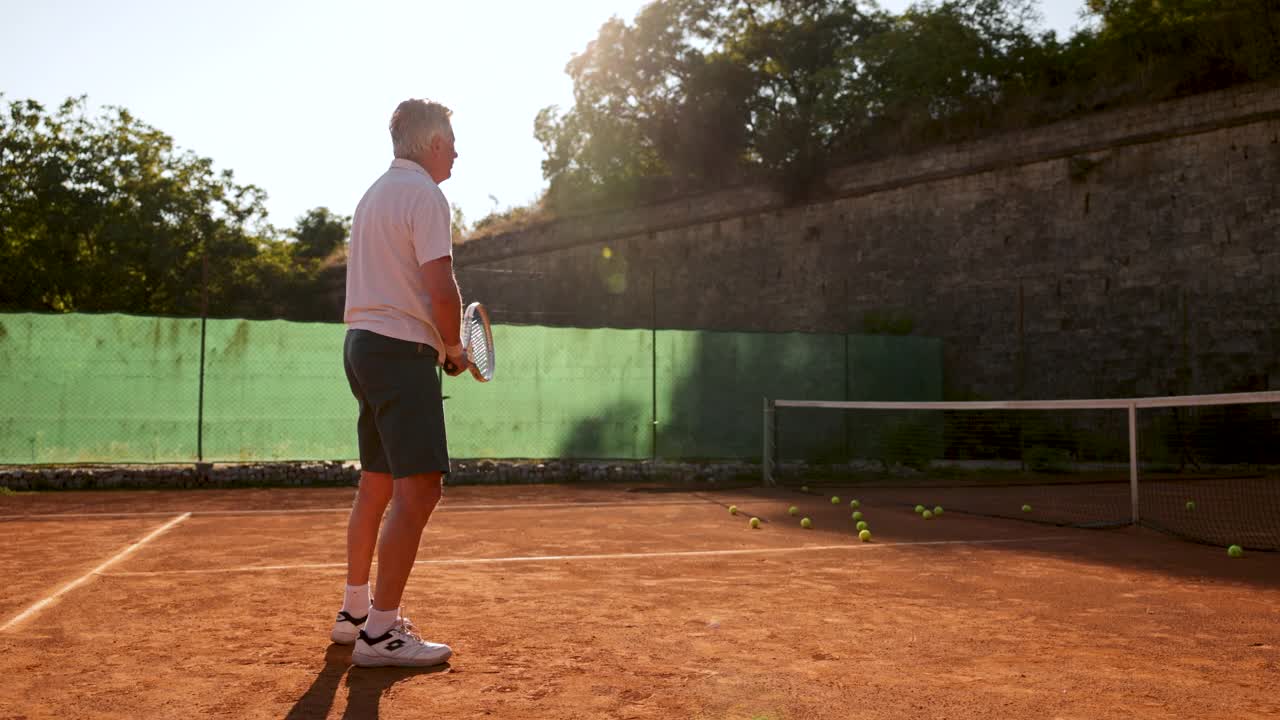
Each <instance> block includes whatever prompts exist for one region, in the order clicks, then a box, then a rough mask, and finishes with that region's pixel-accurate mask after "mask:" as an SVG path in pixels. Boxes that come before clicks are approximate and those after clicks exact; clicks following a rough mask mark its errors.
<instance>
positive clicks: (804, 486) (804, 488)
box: [800, 485, 809, 492]
mask: <svg viewBox="0 0 1280 720" xmlns="http://www.w3.org/2000/svg"><path fill="white" fill-rule="evenodd" d="M800 492H809V486H808V485H801V486H800Z"/></svg>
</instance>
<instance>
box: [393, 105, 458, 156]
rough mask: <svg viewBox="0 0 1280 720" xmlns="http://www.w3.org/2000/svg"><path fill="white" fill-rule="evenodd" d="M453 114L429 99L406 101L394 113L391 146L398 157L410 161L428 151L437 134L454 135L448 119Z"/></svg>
mask: <svg viewBox="0 0 1280 720" xmlns="http://www.w3.org/2000/svg"><path fill="white" fill-rule="evenodd" d="M451 115H453V111H452V110H450V109H449V108H447V107H445V106H444V105H441V104H440V103H438V102H432V101H430V100H417V99H414V100H405V101H404V102H402V103H400V105H399V106H397V107H396V111H395V112H393V113H391V145H392V148H393V149H394V151H395V156H396V157H398V158H408V157H411V156H414V155H417V154H418V153H420V152H422V151H423V150H426V149H427V148H428V147H430V146H431V140H432V138H434V137H435V136H437V135H442V136H444V137H446V138H448V137H450V136H451V135H452V133H453V126H452V124H451V123H450V122H449V116H451Z"/></svg>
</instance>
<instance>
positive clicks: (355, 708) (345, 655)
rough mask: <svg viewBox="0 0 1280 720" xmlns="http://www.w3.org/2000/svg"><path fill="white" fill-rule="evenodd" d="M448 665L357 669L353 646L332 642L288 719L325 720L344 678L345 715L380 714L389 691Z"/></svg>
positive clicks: (354, 717)
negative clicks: (352, 655)
mask: <svg viewBox="0 0 1280 720" xmlns="http://www.w3.org/2000/svg"><path fill="white" fill-rule="evenodd" d="M448 670H449V664H448V663H445V664H443V665H436V666H434V667H425V668H357V667H353V666H352V665H351V647H350V646H347V645H337V644H333V645H330V646H329V648H328V649H327V650H326V651H325V654H324V666H323V667H321V668H320V672H319V673H318V674H317V675H316V679H315V680H313V681H312V682H311V687H309V688H307V691H306V692H305V693H303V694H302V697H300V698H298V701H297V702H296V703H294V705H293V707H292V708H290V710H289V713H288V714H287V715H285V720H324V718H327V717H329V711H330V710H331V709H332V708H333V701H334V698H336V697H337V694H338V686H339V685H341V684H342V680H343V677H344V676H345V677H346V683H347V707H346V709H345V710H343V712H342V717H343V718H346V719H348V720H357V719H365V718H368V719H370V720H373V719H375V718H377V717H378V706H379V705H380V704H381V702H382V696H383V694H384V693H386V691H387V690H388V689H389V688H390V687H391V686H392V685H395V684H396V683H398V682H400V681H401V680H407V679H409V678H412V677H415V676H417V675H429V674H433V673H440V672H447V671H448Z"/></svg>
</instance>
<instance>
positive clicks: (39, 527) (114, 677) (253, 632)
mask: <svg viewBox="0 0 1280 720" xmlns="http://www.w3.org/2000/svg"><path fill="white" fill-rule="evenodd" d="M855 492H856V493H857V494H856V497H858V498H859V499H860V500H861V503H862V508H861V509H862V511H863V512H864V514H865V517H866V519H867V521H868V522H869V523H870V526H871V528H872V530H873V532H874V537H873V539H872V541H871V542H869V543H862V542H859V541H858V539H857V537H856V535H855V533H854V528H853V522H852V521H851V520H850V518H849V511H848V507H847V505H846V504H845V503H846V502H847V500H848V499H849V498H850V497H854V496H852V495H849V494H848V493H847V491H840V494H841V496H842V504H841V505H839V506H836V505H833V504H831V502H830V501H829V497H828V494H827V492H826V490H825V489H824V494H822V495H818V494H817V493H816V491H815V493H813V494H802V493H800V492H797V491H795V490H782V489H778V490H764V489H759V490H753V489H747V490H733V491H727V490H721V491H703V492H683V493H675V492H663V493H645V492H629V491H628V488H626V487H624V486H621V485H597V486H580V485H575V486H568V485H564V486H556V485H544V486H520V487H492V486H489V487H479V486H466V487H450V488H448V489H447V490H446V497H445V500H444V502H443V503H442V505H441V507H440V509H439V510H438V511H437V513H436V515H435V516H434V517H433V519H432V522H431V524H430V525H429V526H428V528H427V532H426V534H425V535H424V538H423V543H422V549H421V552H420V554H419V558H418V563H419V565H418V568H417V569H416V571H415V572H414V573H413V575H412V576H411V578H410V581H409V586H408V588H407V590H406V595H405V597H406V601H405V602H406V605H405V607H406V614H407V615H408V616H409V617H410V618H412V619H413V620H414V622H415V623H416V624H418V625H419V626H420V627H422V628H424V630H425V632H424V634H426V635H427V636H428V637H430V638H432V639H437V640H439V641H441V642H447V643H449V644H450V645H452V646H453V648H454V651H455V655H454V657H453V659H452V661H451V662H450V663H449V664H448V665H445V666H442V667H439V668H431V669H427V670H404V669H362V668H353V667H350V663H349V660H350V648H349V647H343V646H337V645H331V644H330V643H329V639H328V634H327V633H328V629H329V625H330V621H331V616H332V615H333V613H334V612H335V611H336V608H337V607H338V604H337V603H340V600H341V588H342V583H343V579H344V565H343V564H344V542H343V539H344V537H345V535H344V533H345V523H346V509H347V508H348V507H349V505H350V502H351V500H352V496H353V490H352V489H350V488H329V489H307V490H297V489H288V490H285V489H256V490H207V491H128V492H125V491H120V492H53V493H31V494H17V495H9V496H2V497H0V516H3V528H4V530H5V535H6V537H7V538H8V543H7V544H8V548H9V552H7V553H5V555H4V556H3V558H0V572H3V575H4V577H5V578H6V580H7V582H6V583H5V584H4V590H3V593H4V596H3V597H4V602H3V605H2V606H3V608H4V616H3V617H0V626H3V628H4V629H3V630H2V631H0V650H2V653H0V658H2V659H0V672H3V674H4V677H5V682H4V684H3V688H2V689H0V717H3V718H29V719H34V718H81V717H84V718H94V717H136V718H144V717H145V718H194V717H227V718H290V719H302V718H339V717H343V718H375V717H378V718H417V717H448V718H482V717H505V718H708V719H710V718H717V719H719V718H743V719H744V720H749V719H755V718H771V719H774V720H781V719H783V718H788V719H799V718H859V719H860V720H873V719H877V718H921V717H928V718H969V717H993V718H1082V719H1083V718H1090V719H1094V718H1134V717H1142V718H1174V717H1177V718H1186V717H1194V718H1197V720H1204V719H1207V718H1233V719H1241V720H1243V719H1247V718H1259V719H1260V718H1274V717H1276V716H1278V715H1280V695H1278V694H1277V690H1280V613H1278V612H1277V611H1276V608H1277V607H1280V555H1277V554H1276V553H1266V552H1253V553H1249V554H1248V555H1246V557H1245V558H1243V559H1241V560H1234V561H1231V560H1228V558H1227V557H1226V555H1225V553H1224V551H1223V550H1222V549H1221V548H1216V547H1210V546H1206V545H1198V544H1194V543H1189V542H1184V541H1181V540H1177V539H1174V538H1170V537H1168V536H1165V535H1161V534H1157V533H1154V532H1151V531H1147V530H1142V529H1135V528H1127V529H1122V530H1084V529H1072V528H1059V527H1052V526H1046V525H1038V524H1035V523H1028V522H1022V521H1017V520H1001V519H992V518H986V517H978V516H973V515H966V514H964V513H959V512H948V513H946V514H945V515H944V516H943V517H941V518H937V519H934V520H931V521H924V520H922V519H921V518H920V517H918V516H917V515H916V514H915V513H914V512H913V511H912V509H911V507H910V506H909V505H907V504H906V503H904V502H903V498H902V496H901V492H902V491H879V490H874V489H860V490H857V491H855ZM914 492H918V493H920V494H922V497H921V498H920V500H921V501H923V502H929V497H927V495H928V490H927V489H920V490H918V491H914ZM792 504H795V505H797V506H798V507H799V508H800V514H801V515H804V516H807V517H810V518H812V520H813V524H814V527H813V529H811V530H804V529H802V528H801V527H800V526H799V523H798V521H797V518H796V517H791V516H789V515H788V513H787V508H788V506H790V505H792ZM729 505H736V506H737V507H738V508H740V509H741V514H739V515H738V516H734V515H731V514H730V513H729V512H728V511H727V507H728V506H729ZM751 516H755V517H759V518H761V520H762V521H763V522H762V526H761V528H760V529H757V530H752V529H750V528H749V527H748V523H747V518H748V517H751ZM375 573H376V566H375Z"/></svg>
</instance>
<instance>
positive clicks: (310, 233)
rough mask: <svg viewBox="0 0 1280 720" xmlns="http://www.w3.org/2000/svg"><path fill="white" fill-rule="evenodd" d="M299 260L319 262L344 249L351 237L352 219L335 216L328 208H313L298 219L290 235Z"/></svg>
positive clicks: (295, 254)
mask: <svg viewBox="0 0 1280 720" xmlns="http://www.w3.org/2000/svg"><path fill="white" fill-rule="evenodd" d="M288 235H289V237H291V238H293V240H294V246H293V254H294V256H295V257H297V258H301V259H309V260H318V259H321V258H325V257H328V256H329V254H330V253H332V252H333V251H334V250H337V249H338V248H340V247H342V244H343V243H345V242H346V241H347V238H348V237H350V236H351V218H350V217H348V216H343V215H335V214H333V213H332V212H330V210H329V208H327V207H317V208H312V209H310V210H308V211H307V213H306V214H305V215H303V216H302V217H300V218H298V220H297V225H295V226H294V229H292V230H290V231H289V233H288Z"/></svg>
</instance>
